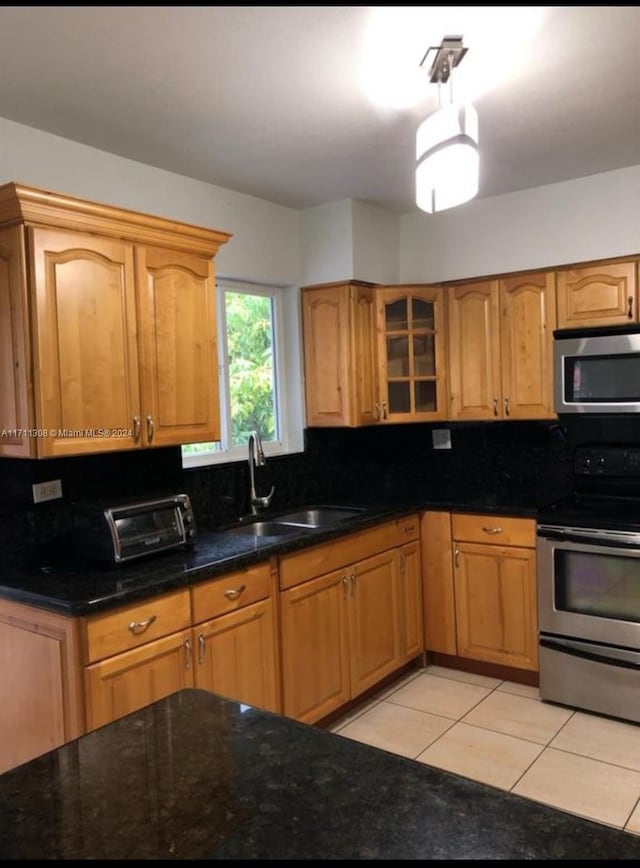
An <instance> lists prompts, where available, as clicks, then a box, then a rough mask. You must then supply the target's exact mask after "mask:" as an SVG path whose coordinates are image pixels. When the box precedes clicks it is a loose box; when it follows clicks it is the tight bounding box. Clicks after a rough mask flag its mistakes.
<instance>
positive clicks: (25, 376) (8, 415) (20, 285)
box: [0, 226, 36, 458]
mask: <svg viewBox="0 0 640 868" xmlns="http://www.w3.org/2000/svg"><path fill="white" fill-rule="evenodd" d="M25 261H26V260H25V249H24V235H23V230H22V228H21V227H19V226H13V227H11V228H10V229H2V230H0V455H11V456H14V457H20V458H32V457H35V454H36V440H35V438H34V437H31V436H29V432H30V431H31V430H32V429H33V428H34V427H35V425H34V417H33V406H32V404H31V401H30V396H31V394H32V377H33V373H32V369H31V345H30V341H29V320H28V311H29V305H28V301H27V293H26V287H27V283H26V280H27V277H26V264H25Z"/></svg>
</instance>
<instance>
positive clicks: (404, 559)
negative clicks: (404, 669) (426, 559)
mask: <svg viewBox="0 0 640 868" xmlns="http://www.w3.org/2000/svg"><path fill="white" fill-rule="evenodd" d="M398 566H399V576H400V596H401V601H402V602H401V606H402V616H403V618H402V633H401V646H400V653H401V662H403V663H404V662H406V661H407V660H413V658H414V657H417V656H418V655H419V654H422V652H423V651H424V628H423V623H422V564H421V560H420V542H419V541H418V540H416V541H414V542H410V543H407V544H406V545H403V546H402V547H401V548H400V549H398Z"/></svg>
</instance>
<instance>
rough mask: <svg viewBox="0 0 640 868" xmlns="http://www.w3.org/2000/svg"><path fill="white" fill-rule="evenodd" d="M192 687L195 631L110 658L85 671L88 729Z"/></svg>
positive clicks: (158, 640)
mask: <svg viewBox="0 0 640 868" xmlns="http://www.w3.org/2000/svg"><path fill="white" fill-rule="evenodd" d="M192 686H193V646H192V641H191V630H182V631H181V632H179V633H172V634H171V635H170V636H165V637H164V638H162V639H156V640H155V641H154V642H149V643H147V644H146V645H141V646H140V647H139V648H135V649H134V650H132V651H125V652H124V653H123V654H118V655H116V656H115V657H107V659H106V660H102V661H101V662H100V663H94V664H92V665H91V666H87V667H86V669H85V687H86V701H87V729H88V730H92V729H97V727H99V726H104V724H105V723H110V722H111V721H112V720H116V719H117V718H118V717H124V715H125V714H130V713H131V712H132V711H137V710H138V709H139V708H144V707H145V706H146V705H150V704H151V703H152V702H156V701H157V700H158V699H163V698H164V697H165V696H169V694H170V693H175V692H176V690H182V689H183V688H185V687H192Z"/></svg>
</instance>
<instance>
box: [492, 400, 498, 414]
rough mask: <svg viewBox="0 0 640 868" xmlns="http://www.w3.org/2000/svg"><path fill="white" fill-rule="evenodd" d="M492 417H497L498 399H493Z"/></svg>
mask: <svg viewBox="0 0 640 868" xmlns="http://www.w3.org/2000/svg"><path fill="white" fill-rule="evenodd" d="M493 415H494V416H497V415H498V399H497V398H494V399H493Z"/></svg>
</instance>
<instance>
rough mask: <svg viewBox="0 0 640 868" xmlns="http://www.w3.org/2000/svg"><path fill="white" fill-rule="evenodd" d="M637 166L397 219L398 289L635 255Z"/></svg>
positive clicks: (639, 241)
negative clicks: (398, 242)
mask: <svg viewBox="0 0 640 868" xmlns="http://www.w3.org/2000/svg"><path fill="white" fill-rule="evenodd" d="M639 202H640V166H632V167H631V168H628V169H619V170H617V171H614V172H604V173H602V174H599V175H592V176H590V177H588V178H579V179H577V180H573V181H565V182H562V183H559V184H551V185H548V186H546V187H537V188H535V189H531V190H522V191H520V192H517V193H509V194H508V195H505V196H496V197H494V198H489V199H476V200H474V201H472V202H469V203H467V204H466V205H462V206H460V207H459V208H454V209H452V210H451V211H443V212H442V213H441V214H432V215H428V214H424V213H422V212H420V213H418V214H406V215H404V216H402V217H401V218H400V274H399V279H400V281H401V282H406V283H416V282H420V281H440V280H456V279H459V278H465V277H479V276H481V275H484V274H497V273H500V272H510V271H520V270H525V269H529V268H539V267H540V268H546V267H549V266H554V265H563V264H569V263H571V262H581V261H585V260H589V259H606V258H609V257H614V256H625V255H628V254H638V253H640V207H639V206H638V203H639Z"/></svg>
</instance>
